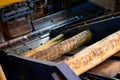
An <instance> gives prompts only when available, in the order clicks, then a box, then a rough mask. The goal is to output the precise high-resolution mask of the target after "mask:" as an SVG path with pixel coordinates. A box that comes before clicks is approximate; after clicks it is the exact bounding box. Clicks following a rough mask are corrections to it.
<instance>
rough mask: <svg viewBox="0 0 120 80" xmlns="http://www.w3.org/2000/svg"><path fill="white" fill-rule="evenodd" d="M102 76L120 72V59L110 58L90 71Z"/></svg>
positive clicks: (111, 75)
mask: <svg viewBox="0 0 120 80" xmlns="http://www.w3.org/2000/svg"><path fill="white" fill-rule="evenodd" d="M88 72H90V73H95V74H100V75H102V76H107V77H111V78H112V77H114V76H116V74H117V73H118V72H120V61H115V60H108V61H105V62H104V63H102V64H100V65H98V66H96V67H95V68H93V69H91V70H90V71H88Z"/></svg>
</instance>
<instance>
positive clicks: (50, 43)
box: [20, 34, 64, 57]
mask: <svg viewBox="0 0 120 80" xmlns="http://www.w3.org/2000/svg"><path fill="white" fill-rule="evenodd" d="M63 36H64V35H63V34H60V35H58V36H57V37H55V38H53V39H51V40H50V41H48V42H46V43H44V44H43V45H41V46H39V47H37V48H34V49H33V50H30V51H27V52H25V53H22V54H20V55H21V56H23V57H31V56H32V55H35V54H36V53H37V52H40V51H42V50H44V49H47V48H49V47H51V46H53V45H55V44H57V43H59V42H61V41H63V40H64V39H63Z"/></svg>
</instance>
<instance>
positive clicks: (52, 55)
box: [31, 30, 92, 61]
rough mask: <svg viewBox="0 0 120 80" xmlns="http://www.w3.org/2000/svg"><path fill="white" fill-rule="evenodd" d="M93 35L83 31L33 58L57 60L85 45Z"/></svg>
mask: <svg viewBox="0 0 120 80" xmlns="http://www.w3.org/2000/svg"><path fill="white" fill-rule="evenodd" d="M91 36H92V33H91V32H90V31H89V30H86V31H83V32H81V33H79V34H77V35H75V36H73V37H72V38H69V39H67V40H65V41H63V42H61V43H58V44H57V45H54V46H51V47H50V48H47V49H45V50H43V51H40V52H38V53H37V54H35V55H33V56H32V57H31V58H35V59H40V60H49V61H51V60H55V59H57V58H59V57H61V56H62V55H63V54H66V53H68V52H70V51H72V50H73V49H75V48H77V47H79V46H81V45H83V44H84V43H86V42H88V41H89V40H90V39H91Z"/></svg>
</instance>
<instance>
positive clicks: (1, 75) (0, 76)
mask: <svg viewBox="0 0 120 80" xmlns="http://www.w3.org/2000/svg"><path fill="white" fill-rule="evenodd" d="M0 80H7V79H6V77H5V74H4V72H3V70H2V67H1V65H0Z"/></svg>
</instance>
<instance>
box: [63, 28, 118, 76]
mask: <svg viewBox="0 0 120 80" xmlns="http://www.w3.org/2000/svg"><path fill="white" fill-rule="evenodd" d="M119 50H120V30H119V31H118V32H115V33H114V34H112V35H110V36H108V37H106V38H104V39H102V40H100V41H98V42H96V43H94V44H93V45H91V46H89V47H87V48H85V49H84V50H82V51H80V52H78V53H77V54H76V55H74V56H72V57H70V58H68V59H66V60H64V61H65V62H66V64H68V65H69V66H70V68H71V69H72V70H73V71H74V72H75V73H76V75H81V74H82V73H84V72H86V71H88V70H89V69H91V68H93V67H95V66H96V65H98V64H100V63H101V62H103V61H105V60H106V59H108V58H109V57H110V56H112V55H114V54H115V53H117V52H118V51H119Z"/></svg>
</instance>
